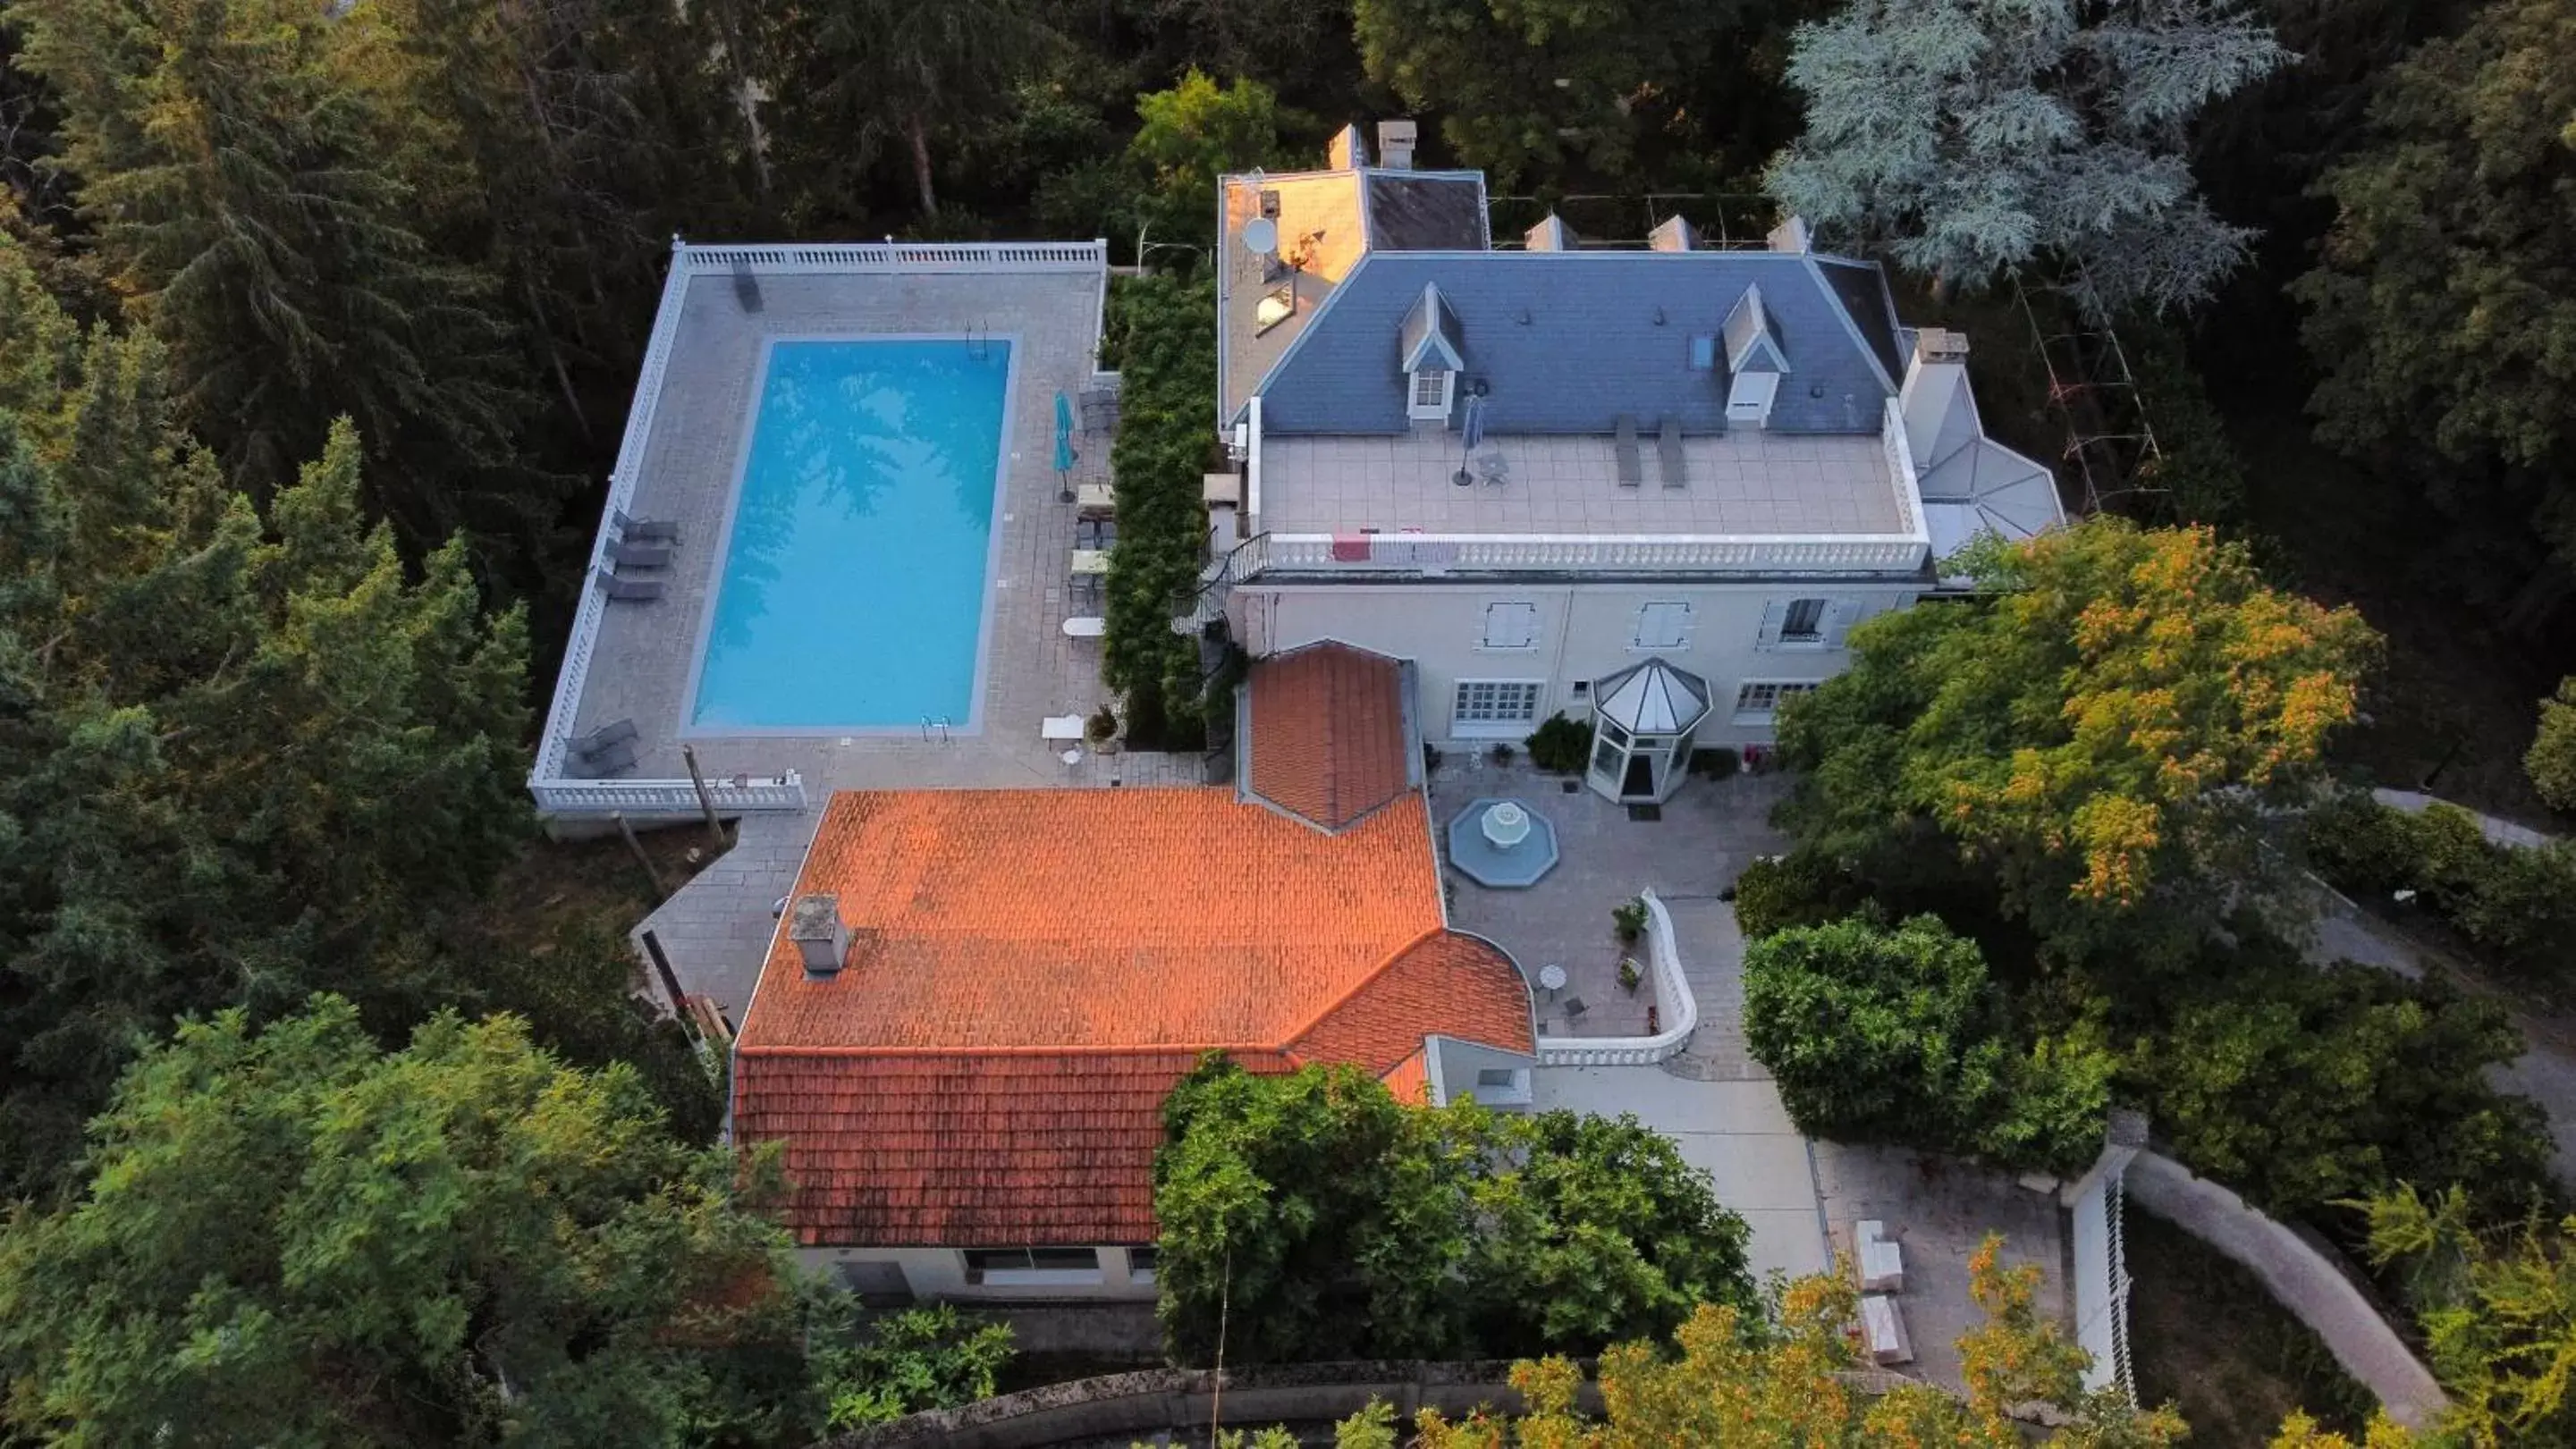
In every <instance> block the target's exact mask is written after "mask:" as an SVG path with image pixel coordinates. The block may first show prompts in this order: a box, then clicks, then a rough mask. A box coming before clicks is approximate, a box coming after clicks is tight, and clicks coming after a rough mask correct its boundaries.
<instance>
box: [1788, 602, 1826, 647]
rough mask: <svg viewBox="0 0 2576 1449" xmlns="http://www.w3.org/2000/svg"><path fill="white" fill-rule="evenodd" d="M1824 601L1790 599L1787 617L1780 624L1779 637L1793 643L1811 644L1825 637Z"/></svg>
mask: <svg viewBox="0 0 2576 1449" xmlns="http://www.w3.org/2000/svg"><path fill="white" fill-rule="evenodd" d="M1825 602H1826V601H1825V600H1823V599H1792V600H1790V601H1789V617H1788V618H1786V619H1784V620H1782V621H1781V623H1780V637H1781V638H1783V639H1786V640H1789V641H1791V642H1793V643H1800V644H1811V643H1814V642H1816V641H1817V640H1820V639H1822V638H1824V637H1825Z"/></svg>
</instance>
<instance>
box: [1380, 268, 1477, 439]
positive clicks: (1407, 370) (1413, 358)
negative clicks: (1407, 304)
mask: <svg viewBox="0 0 2576 1449" xmlns="http://www.w3.org/2000/svg"><path fill="white" fill-rule="evenodd" d="M1396 365H1397V366H1398V367H1399V368H1401V369H1402V370H1403V372H1404V415H1405V416H1406V417H1408V418H1413V419H1415V420H1417V421H1427V422H1445V421H1447V420H1448V417H1449V404H1450V403H1451V402H1452V401H1453V400H1454V399H1455V398H1456V397H1457V394H1458V372H1459V369H1461V368H1463V367H1465V366H1466V365H1467V363H1466V360H1465V359H1464V358H1463V357H1461V356H1460V355H1459V352H1458V319H1457V317H1456V315H1455V314H1453V313H1451V312H1450V310H1449V304H1448V303H1447V302H1445V301H1442V300H1441V297H1440V289H1439V288H1438V287H1436V286H1433V285H1431V284H1430V283H1427V282H1426V283H1424V284H1423V287H1422V295H1421V296H1420V297H1418V298H1416V299H1415V300H1414V303H1413V306H1412V308H1411V309H1410V310H1408V311H1407V312H1406V313H1405V314H1404V321H1403V323H1402V324H1401V325H1400V326H1399V327H1398V328H1397V329H1396Z"/></svg>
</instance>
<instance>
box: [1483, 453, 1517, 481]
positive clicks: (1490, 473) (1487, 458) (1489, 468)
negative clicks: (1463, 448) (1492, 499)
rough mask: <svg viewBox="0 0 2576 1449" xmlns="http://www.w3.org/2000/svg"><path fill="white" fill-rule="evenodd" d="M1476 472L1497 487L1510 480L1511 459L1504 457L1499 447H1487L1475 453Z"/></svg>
mask: <svg viewBox="0 0 2576 1449" xmlns="http://www.w3.org/2000/svg"><path fill="white" fill-rule="evenodd" d="M1476 472H1477V473H1478V475H1480V476H1481V477H1483V478H1484V480H1485V481H1486V482H1487V483H1490V484H1493V485H1494V486H1495V487H1498V488H1499V487H1501V486H1502V485H1503V484H1505V483H1509V482H1510V481H1512V460H1511V459H1509V458H1506V457H1504V456H1503V450H1502V449H1500V448H1487V449H1486V450H1485V451H1483V452H1481V453H1478V454H1477V455H1476Z"/></svg>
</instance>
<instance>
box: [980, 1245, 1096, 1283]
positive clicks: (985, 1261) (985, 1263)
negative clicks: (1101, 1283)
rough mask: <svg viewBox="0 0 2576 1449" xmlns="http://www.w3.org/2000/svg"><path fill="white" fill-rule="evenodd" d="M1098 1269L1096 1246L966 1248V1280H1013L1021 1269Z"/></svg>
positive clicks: (1055, 1270) (1077, 1271) (1089, 1270)
mask: <svg viewBox="0 0 2576 1449" xmlns="http://www.w3.org/2000/svg"><path fill="white" fill-rule="evenodd" d="M1099 1271H1100V1250H1099V1249H1097V1248H968V1249H967V1250H966V1281H967V1282H969V1283H984V1282H1003V1283H1008V1282H1011V1281H1013V1276H1012V1275H1016V1274H1022V1273H1091V1274H1097V1273H1099Z"/></svg>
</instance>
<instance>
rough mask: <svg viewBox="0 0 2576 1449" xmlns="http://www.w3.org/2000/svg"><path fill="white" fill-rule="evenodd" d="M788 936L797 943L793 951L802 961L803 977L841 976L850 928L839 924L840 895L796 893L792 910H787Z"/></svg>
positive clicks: (823, 978) (820, 979) (846, 954)
mask: <svg viewBox="0 0 2576 1449" xmlns="http://www.w3.org/2000/svg"><path fill="white" fill-rule="evenodd" d="M787 939H789V940H791V941H793V942H795V943H796V954H797V955H799V956H801V957H803V958H804V960H805V979H806V980H808V981H829V980H831V979H832V978H833V977H835V976H838V975H840V974H841V963H842V962H843V961H845V960H847V959H849V955H850V928H849V927H847V926H845V925H842V924H841V898H840V897H838V896H835V895H810V896H798V897H797V898H796V906H795V909H793V910H792V911H790V912H789V913H788V917H787Z"/></svg>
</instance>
